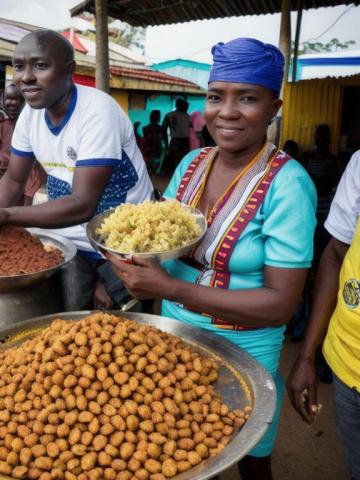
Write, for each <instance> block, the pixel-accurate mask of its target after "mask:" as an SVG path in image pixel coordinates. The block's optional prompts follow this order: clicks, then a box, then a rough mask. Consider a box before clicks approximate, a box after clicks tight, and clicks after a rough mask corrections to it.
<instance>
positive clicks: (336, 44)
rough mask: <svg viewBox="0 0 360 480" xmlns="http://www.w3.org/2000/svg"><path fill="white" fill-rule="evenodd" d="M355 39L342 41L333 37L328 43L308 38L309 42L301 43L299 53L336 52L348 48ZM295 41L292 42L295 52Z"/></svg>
mask: <svg viewBox="0 0 360 480" xmlns="http://www.w3.org/2000/svg"><path fill="white" fill-rule="evenodd" d="M354 44H355V41H354V40H346V41H343V42H341V41H340V40H339V39H338V38H332V39H331V40H330V41H329V42H327V43H322V42H315V41H314V42H312V41H311V40H308V41H307V42H302V43H300V44H299V55H302V54H304V53H321V52H336V51H337V50H346V49H348V48H349V47H350V45H354ZM294 47H295V42H292V43H291V52H292V54H293V53H294Z"/></svg>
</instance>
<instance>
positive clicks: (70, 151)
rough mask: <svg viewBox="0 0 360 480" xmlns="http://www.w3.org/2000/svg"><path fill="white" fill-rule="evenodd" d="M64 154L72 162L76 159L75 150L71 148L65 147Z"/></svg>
mask: <svg viewBox="0 0 360 480" xmlns="http://www.w3.org/2000/svg"><path fill="white" fill-rule="evenodd" d="M66 154H67V156H68V157H69V158H70V159H71V160H73V161H74V162H75V160H76V159H77V153H76V152H75V150H74V149H73V148H72V147H67V149H66Z"/></svg>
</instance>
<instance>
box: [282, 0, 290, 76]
mask: <svg viewBox="0 0 360 480" xmlns="http://www.w3.org/2000/svg"><path fill="white" fill-rule="evenodd" d="M290 10H291V0H282V2H281V22H280V37H279V48H280V50H281V51H282V53H283V55H284V57H285V66H284V82H287V81H288V75H289V65H290V57H291V16H290ZM284 82H283V83H284Z"/></svg>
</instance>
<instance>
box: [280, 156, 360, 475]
mask: <svg viewBox="0 0 360 480" xmlns="http://www.w3.org/2000/svg"><path fill="white" fill-rule="evenodd" d="M359 178H360V150H359V151H357V152H356V153H355V154H354V155H353V156H352V158H351V160H350V162H349V164H348V166H347V168H346V170H345V172H344V175H343V177H342V179H341V181H340V183H339V186H338V189H337V191H336V195H335V197H334V200H333V202H332V204H331V208H330V212H329V216H328V218H327V220H326V222H325V228H326V229H327V230H328V232H329V233H330V235H331V239H330V241H329V243H328V245H327V247H326V248H325V251H324V253H323V255H322V257H321V260H320V265H319V270H318V274H317V279H316V289H315V296H314V302H313V308H312V312H311V315H310V319H309V325H308V329H307V332H306V335H305V339H304V342H303V345H302V346H301V349H300V354H299V356H298V358H297V360H296V362H295V364H294V366H293V368H292V371H291V373H290V376H289V378H288V385H287V386H288V392H289V396H290V399H291V401H292V404H293V405H294V407H295V408H296V410H297V411H298V412H299V413H300V415H301V416H302V418H303V419H304V420H305V421H306V422H308V423H311V422H312V421H313V419H314V417H315V415H316V414H317V412H318V404H317V398H316V387H317V386H316V371H315V351H316V348H317V347H318V345H320V344H321V342H322V340H323V339H324V337H325V342H324V346H323V353H324V356H325V358H326V361H327V363H328V364H329V366H330V368H331V370H332V372H333V377H334V381H333V386H334V407H335V419H336V424H337V428H338V431H339V434H340V437H341V440H342V444H343V447H344V450H345V455H346V461H347V465H348V468H349V471H350V473H351V478H352V480H360V221H358V220H359V213H360V184H359Z"/></svg>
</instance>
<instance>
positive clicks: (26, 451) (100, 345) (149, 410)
mask: <svg viewBox="0 0 360 480" xmlns="http://www.w3.org/2000/svg"><path fill="white" fill-rule="evenodd" d="M218 369H219V366H218V365H217V363H216V362H215V361H214V360H213V359H212V358H205V357H202V356H201V355H200V354H199V353H197V352H196V351H194V350H192V349H191V348H190V347H189V346H188V345H186V344H185V343H184V342H183V341H182V340H181V339H180V338H178V337H175V336H173V335H170V334H167V333H164V332H161V331H160V330H158V329H157V328H155V327H150V326H146V325H142V324H138V323H136V322H133V321H130V320H127V319H124V318H119V317H116V316H113V315H109V314H105V313H96V314H93V315H90V316H88V317H84V318H83V319H82V320H80V321H77V322H75V321H64V320H54V321H53V322H52V324H51V325H50V326H49V327H48V328H45V329H44V330H43V331H42V332H41V333H40V335H38V336H37V337H35V338H33V339H31V340H27V341H25V342H24V343H23V344H22V345H21V346H19V347H17V348H12V349H8V350H4V351H2V352H0V474H4V475H10V476H11V477H12V478H15V479H17V478H19V479H21V478H28V479H39V480H51V479H59V480H62V479H65V480H102V479H104V480H130V479H138V480H165V479H167V478H171V477H173V476H175V475H177V474H179V473H181V472H185V471H187V470H189V469H190V468H192V467H194V466H196V465H198V464H199V463H200V462H201V461H202V460H203V459H206V458H208V457H209V456H212V455H216V454H218V453H219V452H220V451H221V450H222V449H223V448H225V446H226V445H227V444H228V443H229V442H230V441H231V439H232V437H233V435H234V433H236V432H237V431H238V429H239V428H241V426H242V425H243V424H244V423H245V422H246V420H247V418H248V417H249V415H250V414H251V410H252V408H251V406H250V405H249V406H248V407H246V408H245V409H244V411H242V410H234V411H233V412H232V411H231V410H230V409H229V407H228V406H227V405H225V404H223V403H222V401H221V398H220V397H219V395H218V394H217V393H216V392H215V390H214V388H213V387H212V383H213V382H214V381H215V380H216V379H217V372H218Z"/></svg>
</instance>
